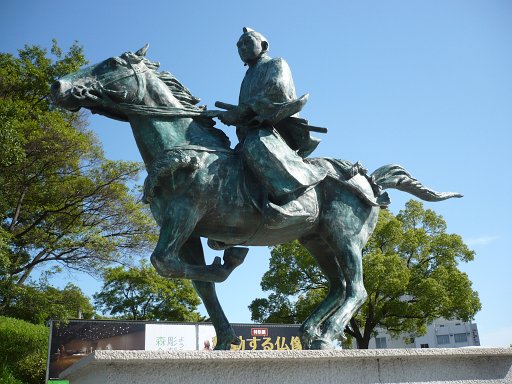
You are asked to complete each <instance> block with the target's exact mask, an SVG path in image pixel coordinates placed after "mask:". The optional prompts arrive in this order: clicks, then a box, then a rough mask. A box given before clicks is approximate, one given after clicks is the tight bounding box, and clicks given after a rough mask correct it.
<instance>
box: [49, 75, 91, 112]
mask: <svg viewBox="0 0 512 384" xmlns="http://www.w3.org/2000/svg"><path fill="white" fill-rule="evenodd" d="M50 91H51V97H52V99H53V100H54V101H55V103H56V104H57V105H59V106H60V107H62V108H65V109H68V110H70V111H78V110H79V109H80V108H81V107H86V106H87V105H86V102H87V100H88V99H93V98H94V96H93V95H92V94H91V93H90V92H91V89H90V88H89V87H87V86H85V85H74V84H72V83H70V82H68V81H66V80H62V79H61V80H57V81H55V82H54V83H53V84H52V86H51V90H50Z"/></svg>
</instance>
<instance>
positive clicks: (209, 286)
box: [180, 237, 240, 350]
mask: <svg viewBox="0 0 512 384" xmlns="http://www.w3.org/2000/svg"><path fill="white" fill-rule="evenodd" d="M180 259H181V260H183V261H184V262H186V263H188V264H193V265H201V266H204V265H206V263H205V260H204V253H203V246H202V244H201V240H200V239H199V238H198V237H191V238H190V239H188V241H187V242H186V243H185V244H184V245H183V247H182V248H181V252H180ZM192 284H193V285H194V288H195V289H196V291H197V293H198V295H199V297H200V298H201V300H202V301H203V304H204V306H205V308H206V311H207V312H208V315H209V316H210V320H211V322H212V324H213V327H214V328H215V334H216V336H217V344H216V346H215V349H219V350H229V349H231V344H232V343H234V342H237V341H238V342H239V341H240V340H239V339H238V338H237V337H236V334H235V331H234V330H233V328H232V327H231V325H230V324H229V321H228V319H227V317H226V315H225V314H224V311H223V310H222V307H221V305H220V303H219V300H218V298H217V293H216V292H215V283H212V282H206V281H196V280H193V281H192Z"/></svg>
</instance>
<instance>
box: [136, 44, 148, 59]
mask: <svg viewBox="0 0 512 384" xmlns="http://www.w3.org/2000/svg"><path fill="white" fill-rule="evenodd" d="M148 48H149V43H146V45H145V46H143V47H142V48H141V49H139V50H138V51H137V52H135V54H136V55H137V56H146V52H147V51H148Z"/></svg>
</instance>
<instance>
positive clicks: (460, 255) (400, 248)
mask: <svg viewBox="0 0 512 384" xmlns="http://www.w3.org/2000/svg"><path fill="white" fill-rule="evenodd" d="M473 258H474V252H473V251H471V250H469V249H468V247H467V246H466V245H465V244H464V242H463V241H462V239H461V237H460V236H458V235H456V234H448V233H446V222H445V221H444V219H443V218H442V216H440V215H438V214H436V213H435V212H434V211H432V210H430V209H427V210H425V209H424V208H423V205H422V204H421V203H419V202H417V201H413V200H411V201H409V202H408V203H407V204H406V206H405V209H404V210H402V211H400V213H399V214H398V215H396V216H393V215H392V214H391V213H390V212H389V211H387V210H381V212H380V216H379V221H378V224H377V227H376V229H375V232H374V233H373V235H372V237H371V238H370V240H369V242H368V244H367V245H366V247H365V249H364V250H363V270H364V284H365V287H366V290H367V292H368V299H367V301H366V302H365V303H364V304H363V306H362V307H361V309H360V310H359V312H358V313H357V314H356V316H354V317H353V318H352V319H351V321H350V326H348V327H347V328H346V329H345V333H346V334H347V335H349V336H351V337H353V338H355V340H356V341H357V345H358V347H359V348H362V349H363V348H368V343H369V341H370V338H371V337H372V336H373V335H374V334H375V330H376V328H377V327H379V328H384V329H386V330H387V331H388V332H389V333H390V334H391V335H393V336H398V335H400V334H403V333H406V334H410V335H413V336H414V335H422V334H424V333H425V332H426V325H427V324H428V323H429V322H432V321H433V320H434V319H436V318H439V317H444V318H447V319H451V318H457V319H461V320H464V321H468V320H470V319H472V318H473V317H474V315H475V314H476V313H477V312H478V311H479V310H480V308H481V304H480V300H479V298H478V294H477V292H475V291H473V290H472V288H471V281H470V280H469V278H468V276H467V275H466V274H465V273H463V272H461V271H460V270H459V269H458V267H457V266H458V263H459V262H461V261H462V262H468V261H471V260H473ZM261 286H262V288H263V290H265V291H271V292H272V293H271V294H270V296H269V297H268V299H256V300H254V301H253V302H252V303H251V305H250V306H249V309H250V310H251V313H252V319H253V320H255V321H258V322H267V321H272V322H292V323H301V322H303V321H304V320H305V319H306V317H307V316H308V314H310V313H311V312H312V311H313V309H314V308H315V307H316V306H317V305H318V304H319V303H320V302H321V301H322V300H323V298H324V297H325V295H326V293H327V291H328V282H327V280H326V279H325V278H324V276H323V275H322V273H321V271H320V269H319V268H318V267H317V265H316V262H315V261H314V259H313V258H312V257H311V255H310V254H309V253H308V252H307V250H306V249H305V248H303V247H302V246H301V245H300V244H299V243H298V242H293V243H288V244H282V245H279V246H277V247H274V248H273V250H272V253H271V259H270V269H269V271H268V272H266V273H265V275H264V276H263V279H262V282H261Z"/></svg>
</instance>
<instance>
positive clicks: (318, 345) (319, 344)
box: [309, 338, 334, 350]
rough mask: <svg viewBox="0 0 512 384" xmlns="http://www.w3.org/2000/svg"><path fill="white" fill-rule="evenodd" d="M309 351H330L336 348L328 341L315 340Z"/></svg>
mask: <svg viewBox="0 0 512 384" xmlns="http://www.w3.org/2000/svg"><path fill="white" fill-rule="evenodd" d="M309 349H316V350H319V349H320V350H330V349H334V347H333V345H332V343H331V342H329V341H328V340H326V339H321V338H319V339H315V340H313V342H312V343H311V345H310V346H309Z"/></svg>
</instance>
